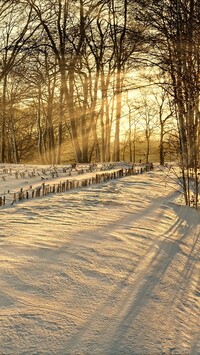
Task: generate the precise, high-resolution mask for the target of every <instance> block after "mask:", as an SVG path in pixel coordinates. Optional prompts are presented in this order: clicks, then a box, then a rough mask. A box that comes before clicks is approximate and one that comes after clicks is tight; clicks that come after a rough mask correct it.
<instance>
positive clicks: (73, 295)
mask: <svg viewBox="0 0 200 355" xmlns="http://www.w3.org/2000/svg"><path fill="white" fill-rule="evenodd" d="M20 168H21V169H22V167H19V166H18V167H16V166H15V167H13V166H12V167H11V169H18V171H19V169H20ZM6 169H8V166H6ZM24 169H25V170H27V171H30V169H31V167H27V166H26V167H23V170H24ZM43 169H44V167H43ZM12 172H13V170H12V171H11V173H10V178H9V171H7V170H6V171H5V170H4V173H3V172H2V176H4V177H2V182H1V188H0V190H1V191H0V192H1V195H2V194H4V193H5V194H6V200H7V199H8V201H9V198H10V200H11V196H12V194H13V192H14V191H17V190H19V188H21V187H22V186H29V185H30V184H31V185H34V184H37V183H39V180H37V181H36V176H32V177H31V176H28V177H27V176H24V177H23V176H19V177H18V179H17V178H16V176H15V174H13V173H12ZM88 174H89V173H88ZM45 175H46V174H45ZM81 177H82V176H81V175H79V178H81ZM41 178H42V177H41V174H40V175H39V174H38V176H37V179H40V180H41ZM59 178H60V177H59ZM31 179H32V180H31ZM30 181H31V183H30ZM40 182H41V181H40ZM9 196H10V197H9ZM179 197H180V192H179V191H178V186H177V185H176V182H175V181H174V180H171V179H170V177H167V171H166V172H165V171H161V170H160V169H155V170H154V171H151V172H148V173H146V174H141V175H132V176H127V177H124V178H122V179H116V180H110V181H108V182H106V183H101V184H98V185H91V186H88V187H85V188H79V189H74V190H70V191H67V192H65V193H58V194H50V195H47V196H45V197H41V198H38V199H28V200H23V201H20V202H17V203H14V204H13V205H11V204H10V203H7V204H6V205H5V206H1V207H0V213H1V230H0V354H1V355H6V354H9V355H12V354H13V355H17V354H20V355H21V354H31V355H33V354H34V355H35V354H55V355H61V354H70V355H71V354H72V355H74V354H77V355H78V354H79V355H82V354H84V355H101V354H102V355H103V354H106V355H107V354H109V355H123V354H127V355H129V354H130V355H132V354H134V355H140V354H142V355H157V354H163V355H164V354H166V355H168V354H174V355H175V354H180V355H184V354H187V355H188V354H200V211H199V210H197V211H196V210H194V209H193V208H189V207H185V206H183V205H181V204H180V203H177V201H179Z"/></svg>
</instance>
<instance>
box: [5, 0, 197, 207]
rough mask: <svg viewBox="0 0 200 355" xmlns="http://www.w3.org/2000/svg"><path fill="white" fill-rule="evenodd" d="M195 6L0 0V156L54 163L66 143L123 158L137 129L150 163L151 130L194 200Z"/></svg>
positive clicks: (160, 0)
mask: <svg viewBox="0 0 200 355" xmlns="http://www.w3.org/2000/svg"><path fill="white" fill-rule="evenodd" d="M199 12H200V5H199V4H198V1H197V0H196V1H195V0H188V1H185V0H176V1H172V0H157V1H154V0H148V1H146V0H140V1H138V0H100V1H98V0H90V1H89V0H52V1H48V0H43V1H39V0H19V1H16V0H7V1H4V2H1V4H0V27H1V31H0V84H1V91H0V94H1V112H0V114H1V117H0V124H1V131H0V160H1V161H2V162H15V163H18V162H20V161H21V160H23V159H31V157H32V155H33V152H37V153H36V154H37V156H38V157H39V161H40V162H41V163H45V164H46V163H48V164H59V163H60V162H61V160H62V159H63V149H64V148H63V147H64V146H65V145H68V146H71V149H72V152H73V157H74V160H75V161H76V162H85V163H87V162H90V161H111V160H113V161H119V160H120V159H121V158H122V156H123V150H124V149H125V146H127V148H128V151H129V153H128V157H129V158H130V161H134V160H135V145H136V143H137V140H138V131H139V130H140V129H141V126H142V127H143V128H142V129H143V136H144V139H145V140H146V146H147V150H146V160H147V161H148V157H149V150H150V140H151V137H152V134H153V133H154V130H156V131H157V132H159V137H160V138H159V139H160V144H159V155H160V163H161V164H164V160H165V154H166V151H167V150H169V149H170V150H172V151H173V152H174V153H175V154H176V155H177V158H178V159H179V160H180V167H181V171H182V184H183V187H184V193H185V201H186V204H190V201H191V196H190V184H191V176H192V177H193V181H194V190H195V191H196V193H195V199H196V203H197V198H198V197H197V196H198V193H197V191H198V166H199V146H200V128H199V126H200V124H199V119H200V114H199V78H200V75H199V70H200V69H199V41H200V36H199V32H200V27H199V21H200V16H199V15H200V13H199ZM138 72H140V73H141V75H140V83H138V81H137V79H136V78H135V77H134V75H133V73H138ZM143 86H146V88H147V89H145V90H142V87H143ZM139 87H140V89H139V90H141V95H139V97H136V96H135V95H133V94H134V90H136V89H138V88H139ZM151 87H154V88H155V87H157V88H159V90H158V89H157V90H154V91H151ZM136 91H137V90H136ZM145 92H147V93H146V94H144V93H145ZM150 93H151V95H150ZM123 116H126V117H127V119H126V131H124V137H123V138H122V120H123ZM141 122H142V123H141ZM174 122H176V127H175V126H174ZM155 126H156V127H155ZM122 143H123V144H122ZM66 160H67V157H66Z"/></svg>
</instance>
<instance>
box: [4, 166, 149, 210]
mask: <svg viewBox="0 0 200 355" xmlns="http://www.w3.org/2000/svg"><path fill="white" fill-rule="evenodd" d="M152 169H153V166H150V165H145V166H141V167H137V168H135V167H131V168H123V169H117V170H115V171H111V172H100V173H98V174H95V176H93V177H90V178H84V179H82V180H81V179H80V180H76V179H74V180H72V179H70V180H65V181H60V182H59V183H57V184H55V183H54V184H47V183H45V182H43V183H42V184H41V185H40V186H38V187H35V188H32V186H30V188H29V189H28V190H27V189H26V190H24V189H23V188H20V191H19V192H15V193H14V194H13V200H12V202H11V205H13V204H14V203H17V202H19V201H22V200H24V199H27V200H28V199H33V198H38V197H42V196H47V195H49V194H56V193H60V192H66V191H68V190H71V189H76V188H80V187H86V186H89V185H92V184H99V183H103V182H107V181H109V180H110V179H117V178H121V177H123V176H128V175H137V174H143V173H144V172H147V171H150V170H152ZM5 204H6V197H5V196H0V206H4V205H5Z"/></svg>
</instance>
